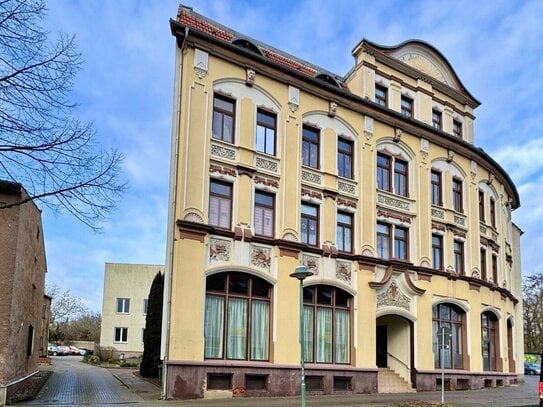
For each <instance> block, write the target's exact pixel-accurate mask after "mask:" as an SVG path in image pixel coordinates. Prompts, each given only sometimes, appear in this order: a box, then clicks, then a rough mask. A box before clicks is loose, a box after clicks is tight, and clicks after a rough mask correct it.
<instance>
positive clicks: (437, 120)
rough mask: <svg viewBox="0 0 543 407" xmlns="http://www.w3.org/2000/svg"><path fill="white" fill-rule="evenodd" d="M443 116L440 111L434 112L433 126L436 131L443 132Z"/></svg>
mask: <svg viewBox="0 0 543 407" xmlns="http://www.w3.org/2000/svg"><path fill="white" fill-rule="evenodd" d="M442 116H443V115H442V113H441V112H440V111H439V110H436V109H434V110H432V126H434V129H437V130H441V129H442V128H443V127H442V126H443V125H442Z"/></svg>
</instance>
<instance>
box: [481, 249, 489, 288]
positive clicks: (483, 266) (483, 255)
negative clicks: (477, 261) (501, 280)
mask: <svg viewBox="0 0 543 407" xmlns="http://www.w3.org/2000/svg"><path fill="white" fill-rule="evenodd" d="M481 280H484V281H486V280H488V275H487V272H486V250H485V249H481Z"/></svg>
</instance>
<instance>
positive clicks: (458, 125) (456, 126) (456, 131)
mask: <svg viewBox="0 0 543 407" xmlns="http://www.w3.org/2000/svg"><path fill="white" fill-rule="evenodd" d="M453 136H454V137H456V138H459V139H461V138H462V122H459V121H458V120H453Z"/></svg>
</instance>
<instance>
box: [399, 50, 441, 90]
mask: <svg viewBox="0 0 543 407" xmlns="http://www.w3.org/2000/svg"><path fill="white" fill-rule="evenodd" d="M399 59H400V61H402V62H405V63H406V64H407V65H410V66H412V67H413V68H415V69H417V70H419V71H421V72H424V73H425V74H427V75H429V76H431V77H432V78H435V79H437V80H438V81H440V82H443V83H447V81H446V79H445V77H444V76H443V74H442V73H441V72H440V70H439V69H438V67H437V66H436V65H434V63H432V62H431V61H430V60H429V59H427V58H425V57H424V56H422V55H420V54H416V53H409V54H405V55H402V56H401V57H400V58H399Z"/></svg>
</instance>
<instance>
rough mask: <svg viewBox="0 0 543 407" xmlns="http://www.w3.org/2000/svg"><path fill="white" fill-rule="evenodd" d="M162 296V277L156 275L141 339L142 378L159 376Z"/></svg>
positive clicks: (161, 275) (159, 274)
mask: <svg viewBox="0 0 543 407" xmlns="http://www.w3.org/2000/svg"><path fill="white" fill-rule="evenodd" d="M163 295H164V275H163V274H162V273H158V274H157V275H156V276H155V278H154V279H153V283H152V284H151V290H150V292H149V302H148V306H147V317H146V320H145V335H144V337H143V358H142V361H141V364H140V374H141V375H142V376H143V377H158V376H159V364H160V339H161V336H160V335H161V332H162V301H163Z"/></svg>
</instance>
